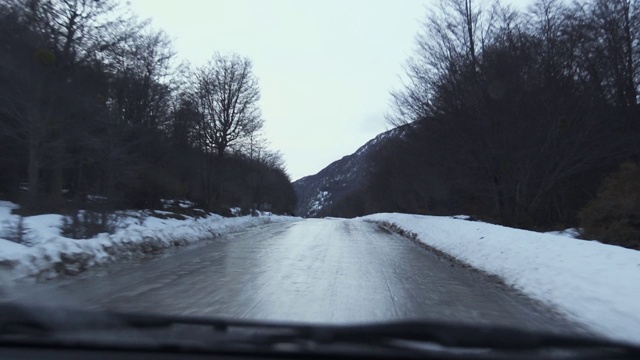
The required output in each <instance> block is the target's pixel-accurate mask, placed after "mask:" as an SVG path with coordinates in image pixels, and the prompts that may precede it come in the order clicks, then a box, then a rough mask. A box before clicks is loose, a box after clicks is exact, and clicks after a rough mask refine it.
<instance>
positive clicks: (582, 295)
mask: <svg viewBox="0 0 640 360" xmlns="http://www.w3.org/2000/svg"><path fill="white" fill-rule="evenodd" d="M362 219H365V220H368V221H375V222H378V223H385V224H387V225H391V226H392V227H395V228H397V229H400V230H403V231H405V232H409V233H411V234H412V236H415V237H416V239H417V240H419V241H421V242H422V243H424V244H426V245H428V246H430V247H432V248H435V249H437V250H439V251H442V252H444V253H447V254H449V255H451V256H453V257H455V258H457V259H458V260H461V261H463V262H465V263H467V264H469V265H471V266H473V267H475V268H477V269H480V270H483V271H485V272H487V273H490V274H494V275H497V276H499V277H500V278H502V279H503V280H504V281H505V282H506V283H507V284H509V285H511V286H513V287H514V288H516V289H518V290H520V291H522V292H523V293H525V294H527V295H529V296H531V297H532V298H535V299H538V300H541V301H543V302H545V303H547V304H549V305H551V306H552V307H554V308H556V309H558V310H559V311H561V312H562V313H564V314H565V315H567V316H568V317H569V318H570V319H573V320H576V321H578V322H580V323H583V324H585V325H587V326H588V327H589V328H591V329H592V330H594V331H596V332H598V333H600V334H602V335H604V336H608V337H611V338H616V339H620V340H626V341H632V342H637V343H640V251H635V250H629V249H625V248H621V247H618V246H612V245H605V244H601V243H599V242H596V241H585V240H577V239H572V238H569V237H567V236H557V235H550V234H541V233H537V232H532V231H525V230H519V229H512V228H507V227H503V226H498V225H491V224H486V223H481V222H472V221H466V220H461V219H454V218H447V217H435V216H420V215H407V214H374V215H369V216H365V217H363V218H362Z"/></svg>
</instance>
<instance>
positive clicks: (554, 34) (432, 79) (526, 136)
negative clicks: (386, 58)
mask: <svg viewBox="0 0 640 360" xmlns="http://www.w3.org/2000/svg"><path fill="white" fill-rule="evenodd" d="M639 82H640V2H639V1H637V0H588V1H575V2H566V1H560V0H537V1H535V2H533V4H532V5H530V6H529V7H528V8H527V9H526V10H515V9H514V8H513V7H510V6H507V5H504V4H502V3H500V2H489V1H482V0H450V1H441V2H440V3H439V5H435V6H431V7H429V8H428V11H427V16H426V18H425V20H424V22H423V26H422V30H421V32H420V33H419V34H418V35H417V37H416V46H415V52H414V54H413V56H412V57H411V58H410V59H409V60H408V62H407V65H406V75H405V85H404V87H402V88H400V89H398V90H396V91H394V92H393V93H392V97H393V100H392V105H393V110H392V111H391V112H390V114H389V116H388V121H389V122H390V123H391V124H392V125H394V126H401V127H402V132H401V135H400V136H396V137H395V138H394V139H393V141H392V143H391V144H389V145H388V146H386V147H385V149H383V150H382V151H378V152H376V153H375V154H374V155H372V156H371V159H370V160H369V161H371V162H372V163H373V164H374V170H373V171H372V173H371V174H370V176H369V181H368V183H367V185H366V186H364V187H363V188H361V189H359V190H357V191H354V192H353V193H351V194H350V195H349V196H347V197H345V198H344V199H343V200H342V201H340V202H339V203H337V204H334V205H333V207H332V208H331V209H330V210H329V211H328V213H329V214H332V215H334V216H357V215H362V214H368V213H377V212H403V213H416V214H432V215H459V214H466V215H470V216H472V218H476V219H481V220H485V221H490V222H493V223H498V224H504V225H508V226H515V227H521V228H526V229H534V230H551V229H564V228H568V227H580V228H581V229H582V231H583V236H585V237H587V238H592V239H593V238H595V239H599V240H600V239H601V240H603V241H609V242H615V243H618V244H622V245H625V246H629V247H635V248H638V249H640V215H639V214H640V172H639V171H638V166H637V162H638V157H639V155H640V141H639V139H640V113H639V107H638V84H639Z"/></svg>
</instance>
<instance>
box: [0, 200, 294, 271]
mask: <svg viewBox="0 0 640 360" xmlns="http://www.w3.org/2000/svg"><path fill="white" fill-rule="evenodd" d="M15 208H16V205H15V204H12V203H9V202H6V201H0V227H2V228H1V229H0V230H5V228H6V227H7V226H9V225H7V224H10V223H11V221H15V220H16V219H18V218H19V217H18V216H17V215H12V214H11V210H13V209H15ZM121 216H122V217H123V218H122V219H121V221H120V226H119V229H118V230H117V231H116V232H115V233H114V234H111V235H110V234H99V235H97V236H96V237H94V238H92V239H82V240H76V239H70V238H66V237H63V236H62V235H61V232H60V226H61V224H62V219H63V216H62V215H56V214H47V215H37V216H29V217H24V225H25V227H26V229H27V231H28V232H29V240H30V241H29V246H26V245H23V244H18V243H15V242H12V241H10V240H9V239H5V238H2V236H1V235H0V283H8V282H12V281H15V280H19V279H24V278H31V277H38V278H45V279H46V278H53V277H57V276H59V275H73V274H77V273H80V272H82V271H84V270H86V269H87V268H89V267H92V266H95V265H99V264H105V263H110V262H114V261H117V260H118V259H122V258H131V257H136V256H141V255H144V254H148V253H153V252H157V251H161V250H163V249H168V248H170V247H175V246H184V245H189V244H193V243H196V242H199V241H204V240H210V239H212V238H215V237H218V236H221V235H223V234H226V233H230V232H234V231H241V230H244V229H246V228H248V227H251V226H256V225H262V224H267V223H272V222H285V221H296V220H299V219H300V218H296V217H289V216H244V217H234V218H224V217H222V216H220V215H215V214H210V215H208V216H207V217H205V218H193V217H187V216H185V220H179V219H173V218H167V219H164V218H162V219H161V218H157V217H154V216H147V215H144V214H142V212H136V211H129V212H123V214H122V215H121ZM1 233H2V231H0V234H1Z"/></svg>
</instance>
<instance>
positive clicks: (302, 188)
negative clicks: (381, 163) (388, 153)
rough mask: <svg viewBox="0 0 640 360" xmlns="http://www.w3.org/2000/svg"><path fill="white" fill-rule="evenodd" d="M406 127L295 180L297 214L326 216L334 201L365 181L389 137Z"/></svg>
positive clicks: (380, 136)
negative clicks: (325, 213)
mask: <svg viewBox="0 0 640 360" xmlns="http://www.w3.org/2000/svg"><path fill="white" fill-rule="evenodd" d="M403 131H404V128H402V127H400V128H395V129H391V130H389V131H386V132H383V133H381V134H379V135H378V136H376V137H375V138H373V139H371V140H369V141H368V142H367V143H366V144H364V145H363V146H361V147H360V148H359V149H358V150H357V151H356V152H354V153H353V154H351V155H347V156H345V157H343V158H342V159H340V160H336V161H334V162H333V163H331V164H330V165H329V166H327V167H326V168H324V169H322V170H320V172H318V173H317V174H315V175H310V176H306V177H303V178H301V179H299V180H297V181H295V182H294V183H293V186H294V188H295V190H296V194H297V196H298V203H297V205H296V215H298V216H304V217H316V216H322V215H324V213H323V210H327V209H328V208H329V207H330V206H331V205H332V204H335V203H337V202H338V201H339V200H340V199H341V198H342V197H343V196H345V195H346V194H348V193H350V192H351V191H353V190H355V189H358V188H359V187H361V186H363V185H364V184H365V183H366V180H367V176H368V175H369V172H370V171H371V169H372V166H371V165H372V162H371V155H373V154H374V153H376V152H377V151H380V150H382V149H383V147H384V144H386V143H387V142H388V140H390V139H393V138H396V137H398V136H400V134H402V132H403Z"/></svg>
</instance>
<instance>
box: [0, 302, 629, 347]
mask: <svg viewBox="0 0 640 360" xmlns="http://www.w3.org/2000/svg"><path fill="white" fill-rule="evenodd" d="M176 328H177V329H180V331H179V332H180V333H181V334H183V335H185V336H186V338H188V339H192V340H193V339H194V336H192V335H193V333H194V332H197V329H199V330H207V331H205V332H202V334H201V335H202V336H201V337H199V338H198V342H197V343H196V342H194V341H190V342H186V343H185V342H183V341H184V339H185V337H183V338H174V339H173V341H172V342H171V345H172V346H177V345H187V346H186V347H187V348H191V349H193V348H197V349H199V350H211V349H214V348H215V349H220V348H224V349H238V346H239V345H241V346H243V347H242V348H244V349H256V348H258V349H262V350H278V351H280V350H282V349H288V351H298V352H299V351H305V352H309V351H313V352H316V353H317V352H322V351H325V350H334V349H336V348H339V349H345V348H349V349H360V350H361V349H375V350H381V349H382V350H389V351H391V350H395V351H401V353H402V354H403V355H411V354H415V355H421V356H425V355H429V354H431V355H438V356H439V357H444V358H447V357H449V358H478V359H483V358H500V355H505V356H506V358H514V357H516V358H520V357H522V358H527V357H526V356H525V355H527V354H529V355H531V356H532V357H531V358H537V357H539V356H540V354H541V353H543V354H544V357H547V358H563V359H573V358H576V359H582V358H594V359H595V358H620V359H627V358H629V359H637V358H640V346H638V345H634V344H628V343H621V342H616V341H612V340H607V339H602V338H595V337H588V336H577V335H567V334H548V333H540V332H531V331H525V330H520V329H512V328H503V327H494V326H486V325H467V324H450V323H437V322H391V323H383V324H365V325H307V324H287V323H272V322H256V321H248V320H227V319H220V318H206V317H195V316H176V315H166V316H165V315H147V314H128V313H118V312H96V311H84V310H76V309H64V308H52V307H43V306H37V307H33V306H28V307H27V306H21V305H17V304H13V303H0V342H1V341H4V340H7V339H9V340H16V339H21V340H23V341H24V340H25V339H27V340H31V341H33V340H43V339H48V338H49V339H50V338H55V339H60V337H63V338H64V336H69V337H71V338H73V337H74V336H77V335H78V334H87V333H91V332H97V333H98V334H100V335H104V334H105V331H116V332H117V331H120V330H124V331H130V330H135V331H140V332H143V333H145V332H146V331H157V330H159V331H163V330H170V329H176ZM89 339H90V340H91V339H94V338H93V337H90V338H89ZM152 339H153V342H151V343H152V344H155V345H158V344H160V345H167V344H168V343H169V341H168V339H167V338H166V337H163V336H158V337H152ZM110 340H113V338H110ZM116 345H117V344H116ZM127 345H131V343H127ZM141 345H144V346H147V345H149V342H143V343H141ZM194 345H198V346H194ZM247 346H248V347H247ZM377 354H378V355H382V354H384V353H377ZM390 354H392V352H391V353H390ZM514 355H518V356H514ZM556 355H559V356H556Z"/></svg>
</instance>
